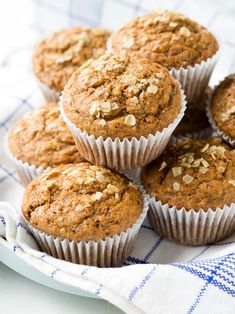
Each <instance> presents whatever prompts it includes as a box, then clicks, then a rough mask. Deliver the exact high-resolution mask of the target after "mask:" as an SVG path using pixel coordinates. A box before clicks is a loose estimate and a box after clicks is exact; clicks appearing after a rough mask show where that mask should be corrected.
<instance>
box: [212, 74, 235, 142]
mask: <svg viewBox="0 0 235 314" xmlns="http://www.w3.org/2000/svg"><path fill="white" fill-rule="evenodd" d="M208 117H209V120H210V122H211V125H212V127H213V128H214V129H215V131H216V132H217V134H218V135H219V136H221V137H222V138H223V139H224V140H225V141H226V142H227V143H229V144H230V145H232V147H235V74H231V75H229V76H227V77H226V78H225V79H224V80H223V81H222V82H221V83H220V84H219V85H218V86H217V87H216V88H215V90H214V92H213V94H212V97H211V102H210V104H209V106H208Z"/></svg>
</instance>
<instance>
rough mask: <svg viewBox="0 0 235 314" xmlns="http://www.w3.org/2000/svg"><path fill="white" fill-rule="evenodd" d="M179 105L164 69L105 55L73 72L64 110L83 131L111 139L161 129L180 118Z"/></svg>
mask: <svg viewBox="0 0 235 314" xmlns="http://www.w3.org/2000/svg"><path fill="white" fill-rule="evenodd" d="M181 102H182V100H181V94H180V87H179V84H178V82H177V81H176V79H174V78H173V77H172V76H171V75H170V74H169V72H168V71H167V69H166V68H164V67H162V66H161V65H159V64H157V63H153V62H150V61H148V60H147V59H142V60H138V63H132V62H131V60H130V58H129V57H127V56H125V57H121V56H117V55H112V54H108V53H107V54H105V55H103V56H101V57H100V58H99V59H97V60H89V61H87V62H86V63H85V64H83V65H82V66H81V67H80V68H79V69H78V70H77V71H75V72H74V73H73V75H72V76H71V78H70V79H69V81H68V83H67V84H66V86H65V89H64V92H63V99H62V106H63V109H64V111H65V114H66V116H67V117H68V119H69V120H70V121H71V122H72V123H73V124H74V125H75V126H76V127H78V128H79V129H80V130H81V131H87V132H88V134H93V135H94V136H95V137H99V136H103V137H104V138H107V137H111V138H112V139H113V140H114V139H115V138H117V137H118V138H120V139H123V138H128V139H131V138H133V137H136V138H140V137H141V136H145V137H147V136H148V135H149V134H155V133H156V132H157V131H162V130H163V129H164V128H165V127H168V125H169V124H170V123H171V122H173V121H174V119H175V118H176V117H177V116H178V114H179V112H180V110H181Z"/></svg>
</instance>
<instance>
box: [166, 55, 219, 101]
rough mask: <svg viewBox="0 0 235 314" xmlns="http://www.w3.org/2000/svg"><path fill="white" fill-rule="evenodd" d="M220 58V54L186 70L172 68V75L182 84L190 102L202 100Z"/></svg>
mask: <svg viewBox="0 0 235 314" xmlns="http://www.w3.org/2000/svg"><path fill="white" fill-rule="evenodd" d="M218 58H219V52H217V53H215V54H214V55H213V56H212V57H211V58H208V59H207V60H203V61H201V62H200V63H197V64H195V65H193V66H192V65H189V66H187V67H186V68H183V67H182V68H179V69H175V68H172V69H171V70H170V73H171V75H172V76H174V77H175V78H176V79H177V80H178V81H179V82H180V84H181V86H182V88H183V90H184V91H185V95H186V97H187V101H188V102H191V101H196V100H197V99H198V98H200V96H201V95H202V93H203V92H204V90H205V89H206V87H207V85H208V83H209V80H210V78H211V75H212V72H213V70H214V68H215V66H216V63H217V61H218Z"/></svg>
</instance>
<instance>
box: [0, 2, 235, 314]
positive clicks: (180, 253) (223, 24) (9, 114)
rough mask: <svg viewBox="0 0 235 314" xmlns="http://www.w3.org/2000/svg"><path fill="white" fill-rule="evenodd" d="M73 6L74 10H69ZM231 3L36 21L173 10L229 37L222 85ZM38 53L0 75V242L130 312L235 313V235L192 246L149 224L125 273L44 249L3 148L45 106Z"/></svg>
mask: <svg viewBox="0 0 235 314" xmlns="http://www.w3.org/2000/svg"><path fill="white" fill-rule="evenodd" d="M68 2H69V3H70V5H72V8H71V7H68V6H67V5H68ZM231 3H232V2H231V1H219V0H217V1H212V0H203V1H202V0H199V1H178V0H170V1H168V0H166V1H148V0H142V1H138V0H122V1H121V0H120V1H118V0H112V1H111V0H110V1H107V0H106V1H105V0H89V1H79V0H73V1H53V0H48V1H41V0H40V1H35V6H36V7H37V10H38V11H37V12H38V16H39V18H40V21H41V22H40V23H39V20H38V22H37V21H36V26H40V27H41V30H42V32H43V33H45V32H47V31H48V30H52V29H55V28H59V27H63V26H72V25H75V24H78V23H80V22H84V23H85V24H90V25H98V24H102V25H104V26H110V27H111V28H115V27H117V26H118V25H119V24H120V23H122V22H124V21H125V20H126V19H129V18H131V17H132V16H134V15H135V14H137V13H141V12H145V10H146V9H147V10H148V9H150V8H153V5H154V4H155V6H154V8H156V7H157V6H161V7H162V6H163V5H165V6H166V7H167V8H171V9H177V10H179V11H182V12H184V13H186V14H189V15H190V16H191V17H193V18H195V19H197V20H199V21H200V22H203V23H204V24H205V25H210V26H211V28H212V29H214V30H215V31H218V32H219V33H221V34H223V36H224V39H225V40H224V42H225V44H224V47H223V48H224V50H223V52H222V58H221V61H220V64H219V66H218V67H217V69H216V72H215V75H214V81H217V80H219V79H221V78H223V76H224V75H226V74H228V73H229V72H231V71H233V70H235V62H234V61H235V58H234V57H235V56H234V47H235V38H234V37H233V32H234V29H235V19H234V12H235V5H232V4H231ZM39 10H40V14H39ZM114 12H115V13H114ZM231 12H233V13H231ZM114 14H115V16H114ZM48 16H50V18H49V19H48ZM46 17H47V18H46ZM45 18H46V19H45ZM44 20H45V21H46V22H45V23H44V22H43V21H44ZM30 54H31V52H30V51H25V52H24V51H22V52H21V54H20V55H19V57H17V55H15V56H14V59H13V60H8V63H9V64H10V66H9V67H5V69H4V68H3V69H1V71H0V86H1V90H0V99H1V104H0V201H3V202H0V242H4V243H5V244H6V245H7V246H9V248H10V249H11V250H13V251H14V253H15V254H16V256H17V258H19V259H22V260H23V261H24V262H25V263H26V264H30V265H32V266H33V267H35V268H36V269H38V270H39V271H41V272H43V273H44V274H46V275H47V276H49V277H51V278H53V279H54V280H55V281H61V282H64V283H68V284H70V285H72V286H75V287H79V288H82V289H84V290H86V291H88V292H90V293H92V294H96V295H98V296H100V297H101V298H104V299H106V300H108V301H109V302H111V303H113V304H115V305H116V306H118V307H119V308H121V309H122V310H123V311H125V312H127V313H150V314H151V313H153V314H158V313H176V314H177V313H179V314H181V313H215V314H216V313H226V314H227V313H234V312H235V234H234V235H232V236H231V237H230V238H228V239H226V240H224V241H222V242H220V243H217V244H214V245H208V246H203V247H185V246H181V245H179V244H176V243H173V242H170V241H167V240H165V239H163V238H161V237H159V236H158V235H156V234H155V233H154V232H153V230H152V229H151V227H149V225H148V222H147V221H146V222H145V223H144V225H143V226H142V228H141V231H140V233H139V236H138V239H137V243H136V245H135V247H134V249H133V251H132V252H131V255H130V257H129V258H128V259H127V261H126V263H125V265H124V267H122V268H111V269H99V268H95V267H87V266H82V265H73V264H71V263H67V262H64V261H60V260H56V259H54V258H52V257H50V256H48V255H46V254H44V253H43V252H40V251H38V248H37V245H36V243H35V241H34V240H33V239H32V237H31V236H30V234H29V233H28V231H27V229H26V228H25V226H24V222H23V221H22V218H21V217H20V215H19V213H20V203H21V199H22V194H23V188H22V186H21V185H20V183H19V180H18V177H17V175H16V173H15V170H14V168H13V165H12V164H11V163H10V162H9V160H7V157H6V155H5V153H4V149H3V141H4V138H5V136H6V133H7V131H8V129H9V127H10V126H11V125H12V123H14V122H15V121H16V120H17V119H19V118H20V117H21V116H22V114H23V113H24V112H25V111H27V110H29V109H31V108H33V107H36V106H40V105H42V104H43V102H44V100H43V97H42V95H41V93H40V91H39V90H38V88H37V86H36V85H35V83H34V80H33V76H32V74H31V70H30V69H29V67H28V66H23V65H22V64H21V60H26V59H27V60H30ZM29 63H30V61H29Z"/></svg>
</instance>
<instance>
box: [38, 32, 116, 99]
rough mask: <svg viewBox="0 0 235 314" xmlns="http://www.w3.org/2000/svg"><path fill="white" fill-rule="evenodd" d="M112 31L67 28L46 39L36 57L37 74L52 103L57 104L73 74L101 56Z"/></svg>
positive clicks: (39, 47) (44, 91)
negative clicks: (89, 61)
mask: <svg viewBox="0 0 235 314" xmlns="http://www.w3.org/2000/svg"><path fill="white" fill-rule="evenodd" d="M109 36H110V32H109V31H107V30H106V29H103V28H89V27H76V28H70V29H64V30H61V31H59V32H56V33H54V34H52V35H51V36H49V37H47V38H45V39H43V40H42V41H41V42H40V43H38V45H37V46H36V48H35V51H34V54H33V71H34V73H35V75H36V77H37V79H38V80H39V83H40V86H41V88H42V91H43V93H44V95H45V97H46V98H47V100H48V101H56V100H58V98H59V95H60V92H61V91H62V90H63V88H64V86H65V84H66V83H67V81H68V79H69V77H70V76H71V74H72V73H73V72H74V71H75V70H76V69H77V68H78V67H79V66H80V65H82V64H83V63H84V62H85V61H87V60H88V59H90V58H93V59H96V58H98V57H100V56H101V55H102V54H103V53H104V52H105V49H106V41H107V39H108V37H109Z"/></svg>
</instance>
